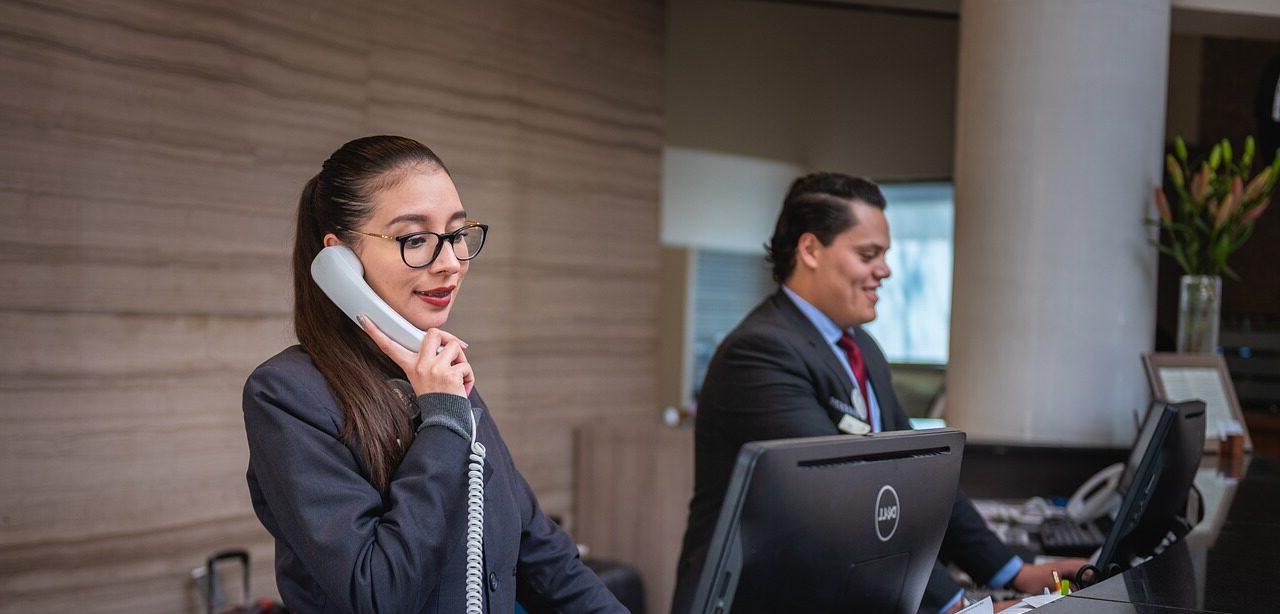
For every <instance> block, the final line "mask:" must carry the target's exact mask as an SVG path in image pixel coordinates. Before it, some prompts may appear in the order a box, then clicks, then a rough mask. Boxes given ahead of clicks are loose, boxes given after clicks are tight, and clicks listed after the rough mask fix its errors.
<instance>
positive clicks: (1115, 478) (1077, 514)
mask: <svg viewBox="0 0 1280 614" xmlns="http://www.w3.org/2000/svg"><path fill="white" fill-rule="evenodd" d="M1124 466H1125V465H1124V463H1116V464H1114V465H1111V466H1110V467H1107V468H1106V469H1103V470H1102V471H1099V472H1098V473H1096V474H1094V476H1093V477H1091V478H1089V479H1088V481H1086V482H1085V483H1084V484H1081V485H1080V488H1077V489H1076V493H1075V494H1074V495H1071V500H1070V501H1068V502H1067V516H1069V517H1070V518H1071V519H1072V520H1074V521H1076V522H1079V523H1085V522H1090V521H1093V520H1097V519H1098V518H1101V517H1103V516H1105V515H1107V514H1108V513H1110V512H1111V510H1112V509H1114V508H1115V507H1116V506H1117V505H1118V504H1119V503H1120V494H1119V493H1117V492H1116V487H1118V486H1119V485H1120V475H1121V474H1123V473H1124Z"/></svg>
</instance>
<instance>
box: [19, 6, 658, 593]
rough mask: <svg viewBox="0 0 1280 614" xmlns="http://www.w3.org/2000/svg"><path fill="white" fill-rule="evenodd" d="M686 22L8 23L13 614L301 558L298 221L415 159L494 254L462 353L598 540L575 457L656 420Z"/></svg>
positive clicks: (325, 10)
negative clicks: (292, 433)
mask: <svg viewBox="0 0 1280 614" xmlns="http://www.w3.org/2000/svg"><path fill="white" fill-rule="evenodd" d="M662 30H663V7H662V4H661V3H659V2H604V3H598V2H590V1H587V0H576V1H572V2H563V1H549V0H548V1H520V0H505V1H493V2H479V3H475V2H462V1H453V2H430V3H421V2H410V1H407V0H405V1H397V2H364V1H360V2H338V1H336V0H335V1H317V2H278V3H265V4H264V3H217V2H209V1H204V0H201V1H194V2H183V3H172V2H129V3H115V2H52V1H48V2H45V1H24V2H8V3H3V4H0V83H3V86H4V92H5V95H4V96H2V97H0V348H2V352H3V354H2V356H0V492H4V493H5V496H4V497H3V498H0V613H4V612H23V611H31V610H34V609H37V608H39V609H45V610H50V609H52V610H71V611H79V612H116V611H120V612H124V611H155V612H161V611H169V612H172V611H192V610H193V609H194V608H196V607H197V601H196V599H195V595H194V592H193V587H192V585H191V582H190V580H189V572H190V570H191V569H192V568H193V567H197V566H199V565H200V564H201V563H202V561H203V557H204V556H205V555H206V554H208V553H210V552H212V551H214V550H216V549H219V548H223V547H228V546H243V547H248V548H250V549H251V551H252V553H253V557H254V558H253V564H254V568H255V573H254V578H253V580H254V586H255V588H254V592H255V593H257V594H259V595H270V594H275V585H274V573H273V570H272V544H271V541H270V538H269V536H268V535H267V534H266V532H265V531H264V530H263V529H262V528H261V526H260V525H259V523H258V522H257V519H256V518H254V517H253V514H252V510H251V508H250V506H249V501H248V493H247V490H246V487H245V483H244V470H245V465H246V460H247V448H246V445H245V438H244V432H243V423H242V420H241V415H240V391H241V386H242V384H243V381H244V377H245V376H246V375H247V374H248V372H249V371H250V370H251V369H252V368H253V367H254V366H256V365H257V364H258V363H259V362H261V361H262V360H265V359H266V358H268V357H270V356H271V355H272V354H274V353H275V352H277V351H279V350H280V349H282V348H283V347H285V346H286V345H288V344H290V343H292V342H293V341H292V328H291V323H290V307H291V285H290V280H289V274H290V273H289V269H288V257H289V251H290V249H291V246H292V240H293V237H292V233H293V224H294V216H295V214H296V207H297V199H298V193H299V192H300V191H301V188H302V185H303V183H304V182H305V181H306V180H307V178H309V177H310V176H311V175H313V174H314V173H315V172H317V171H318V170H319V165H320V162H321V161H322V160H323V159H324V157H325V156H326V155H327V154H328V153H329V152H330V151H332V150H333V149H334V148H336V147H337V146H338V145H340V144H341V143H343V142H345V141H346V140H349V139H351V138H355V137H358V136H362V135H365V134H375V133H398V134H404V135H407V136H412V137H415V138H418V139H420V140H422V141H423V142H425V143H427V144H428V145H430V146H431V147H432V148H434V149H435V150H436V151H437V152H438V153H439V154H440V155H441V156H442V157H443V158H444V159H445V161H446V163H447V164H448V166H449V168H450V170H451V172H452V173H453V175H454V178H455V181H456V183H457V184H458V187H459V190H460V192H461V194H462V197H463V203H464V205H465V206H466V207H467V209H468V211H469V212H470V213H471V214H472V215H473V216H474V217H477V218H480V219H483V220H485V221H487V222H488V223H490V224H491V225H492V227H493V238H492V241H491V243H490V244H489V245H488V246H487V247H486V251H485V254H484V256H483V257H482V258H481V259H480V260H477V261H476V263H475V264H474V266H473V267H472V269H471V276H470V277H469V279H468V281H467V283H466V284H465V290H464V292H463V293H462V296H461V300H460V302H459V303H458V307H457V308H456V309H455V318H454V320H453V321H452V322H451V323H450V327H451V328H452V329H453V331H454V332H456V333H457V334H459V335H460V336H462V337H463V338H465V339H467V340H468V341H469V342H470V343H471V344H472V349H471V351H469V352H468V353H469V355H470V357H471V360H472V362H473V363H474V364H475V366H476V371H477V376H478V377H477V379H478V382H479V385H480V388H481V390H482V391H483V393H484V395H485V398H486V401H488V403H489V405H490V406H491V407H492V408H493V411H494V414H495V416H496V417H497V419H498V421H499V424H500V426H501V427H502V429H503V432H504V434H505V436H506V438H507V440H508V444H509V446H510V447H511V449H512V452H513V454H514V455H515V457H516V459H517V462H518V463H519V465H520V467H521V469H522V471H523V472H524V473H525V475H526V477H527V478H528V479H529V481H530V483H531V484H532V485H533V487H534V489H535V491H536V492H538V494H539V497H540V499H541V501H542V503H543V506H544V508H546V509H547V511H549V512H551V513H555V514H559V515H562V516H565V517H567V518H568V519H569V520H570V522H571V523H572V511H573V503H572V491H573V488H572V484H573V472H572V469H571V465H572V435H571V434H572V432H573V429H574V428H575V427H577V426H580V425H585V424H589V423H599V422H602V421H605V422H608V421H612V420H615V419H618V420H632V419H637V418H639V419H648V420H652V418H653V417H654V416H655V415H656V411H657V402H656V391H655V382H656V366H657V365H656V360H657V359H656V350H657V345H658V341H657V336H658V321H657V305H658V296H657V295H658V285H657V277H658V265H659V263H658V215H659V212H658V209H659V189H660V178H659V172H660V157H661V147H662V141H663V136H662V125H663V110H662V41H663V31H662Z"/></svg>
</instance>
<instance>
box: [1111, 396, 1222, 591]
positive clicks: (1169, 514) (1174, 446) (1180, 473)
mask: <svg viewBox="0 0 1280 614" xmlns="http://www.w3.org/2000/svg"><path fill="white" fill-rule="evenodd" d="M1204 407H1205V406H1204V402H1203V401H1184V402H1182V403H1168V402H1165V401H1156V402H1155V403H1153V404H1152V407H1151V410H1150V412H1148V414H1147V419H1146V421H1145V422H1144V423H1143V425H1142V431H1141V432H1140V433H1139V434H1138V440H1137V441H1136V442H1135V443H1134V446H1133V451H1132V452H1131V453H1130V456H1129V462H1128V463H1127V464H1126V465H1125V472H1124V474H1123V475H1122V476H1121V478H1120V484H1119V486H1118V487H1117V490H1118V492H1119V493H1120V495H1121V501H1120V509H1119V511H1118V512H1117V514H1116V518H1115V523H1114V524H1113V525H1112V526H1111V531H1110V532H1109V533H1108V534H1107V541H1106V542H1105V543H1104V544H1103V546H1102V550H1100V551H1099V553H1098V560H1097V562H1096V563H1095V566H1096V567H1097V568H1098V569H1100V570H1102V572H1103V573H1104V574H1105V575H1107V576H1110V575H1113V574H1114V573H1116V572H1118V571H1123V570H1125V569H1128V568H1129V562H1130V561H1131V560H1132V559H1133V558H1134V557H1135V556H1149V555H1151V554H1152V553H1153V552H1154V551H1155V549H1156V548H1157V547H1158V546H1159V545H1160V543H1161V542H1162V541H1163V540H1164V539H1165V537H1166V536H1167V535H1169V534H1170V533H1173V536H1174V537H1175V538H1181V537H1182V536H1183V535H1186V533H1187V531H1189V530H1190V526H1188V524H1187V521H1186V519H1185V518H1184V514H1185V512H1186V509H1187V493H1188V492H1190V490H1191V484H1192V482H1193V481H1194V479H1195V475H1196V468H1197V467H1199V466H1200V456H1201V451H1202V450H1203V449H1204V422H1205V413H1204Z"/></svg>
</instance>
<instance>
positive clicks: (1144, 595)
mask: <svg viewBox="0 0 1280 614" xmlns="http://www.w3.org/2000/svg"><path fill="white" fill-rule="evenodd" d="M1033 454H1034V455H1044V458H1040V459H1035V460H1036V462H1032V463H1023V462H1013V463H1011V462H1009V461H1025V460H1032V459H1030V458H1026V457H1027V456H1029V455H1033ZM1108 456H1109V455H1108V454H1107V453H1102V452H1097V451H1071V450H1066V451H1059V452H1052V451H1047V450H1044V449H1041V451H1039V452H1030V451H1027V450H1025V449H1022V450H1020V449H1014V450H1012V451H1010V450H1008V449H1003V448H989V447H988V448H984V447H983V446H974V447H973V448H971V449H970V450H967V451H966V455H965V465H966V467H965V474H966V477H965V479H964V481H965V483H966V488H969V489H978V490H979V491H980V492H981V491H982V490H983V489H984V488H985V487H988V484H989V483H990V480H991V478H992V475H991V473H992V472H997V471H1001V470H1008V468H1009V467H1018V466H1023V467H1026V466H1031V467H1035V468H1036V475H1039V476H1045V475H1063V474H1065V473H1069V474H1071V475H1072V476H1073V477H1078V476H1079V473H1078V472H1067V471H1062V470H1057V469H1053V468H1054V467H1055V465H1061V466H1064V467H1065V466H1068V465H1070V464H1072V463H1074V462H1079V461H1081V460H1084V461H1086V464H1089V465H1090V466H1093V465H1099V466H1100V465H1104V464H1105V463H1106V462H1107V461H1109V460H1111V459H1110V458H1109V457H1108ZM971 461H972V462H971ZM1047 467H1048V468H1050V469H1048V470H1046V468H1047ZM1000 468H1004V469H1000ZM1084 475H1085V477H1087V475H1088V474H1087V473H1085V474H1084ZM1004 477H1006V478H1013V477H1015V476H1004ZM1024 477H1025V476H1024ZM1028 482H1030V483H1032V484H1034V483H1037V482H1038V480H1037V479H1035V478H1034V477H1033V478H1030V479H1023V480H1018V481H1016V482H1009V481H1003V482H1002V484H1003V485H1004V486H1005V487H1007V485H1008V484H1010V483H1020V484H1021V485H1022V486H1021V488H1026V484H1027V483H1028ZM1064 484H1065V483H1064ZM1195 484H1196V487H1197V488H1198V489H1199V490H1200V492H1201V493H1202V494H1203V500H1204V504H1203V512H1204V516H1203V519H1202V520H1201V521H1200V522H1199V523H1198V524H1197V525H1196V526H1195V528H1194V529H1193V530H1192V531H1191V533H1189V534H1188V535H1187V536H1186V537H1185V538H1184V539H1182V540H1181V541H1179V542H1178V543H1176V544H1174V545H1173V546H1171V547H1169V548H1168V549H1166V550H1165V551H1164V552H1162V553H1161V554H1159V555H1157V556H1155V557H1154V558H1152V559H1150V560H1148V561H1146V562H1145V563H1143V564H1141V565H1139V566H1137V567H1135V568H1133V569H1130V570H1129V571H1127V572H1125V573H1123V574H1120V575H1118V576H1115V577H1112V578H1110V579H1107V580H1105V581H1103V582H1100V583H1098V584H1096V585H1094V586H1090V587H1088V588H1085V589H1082V590H1078V591H1076V592H1074V593H1072V594H1071V595H1069V596H1068V597H1066V598H1064V599H1060V600H1058V601H1055V602H1053V603H1051V604H1048V605H1046V606H1044V607H1042V608H1039V609H1037V610H1036V612H1046V613H1047V614H1063V613H1076V612H1091V613H1098V614H1121V613H1142V614H1166V613H1168V614H1174V613H1184V614H1185V613H1188V612H1245V613H1248V612H1280V461H1277V460H1276V459H1271V458H1263V457H1254V458H1247V457H1246V459H1245V462H1244V475H1243V476H1241V477H1239V478H1230V477H1227V476H1226V475H1224V474H1223V472H1222V471H1220V469H1219V463H1218V458H1217V457H1215V456H1206V457H1205V459H1204V461H1203V462H1202V463H1201V466H1200V470H1199V471H1198V472H1197V474H1196V479H1195ZM1060 492H1061V488H1057V489H1055V490H1054V491H1053V494H1060ZM1002 494H1006V496H1007V491H1006V492H1005V493H1002ZM1062 494H1070V490H1067V491H1066V492H1065V493H1062Z"/></svg>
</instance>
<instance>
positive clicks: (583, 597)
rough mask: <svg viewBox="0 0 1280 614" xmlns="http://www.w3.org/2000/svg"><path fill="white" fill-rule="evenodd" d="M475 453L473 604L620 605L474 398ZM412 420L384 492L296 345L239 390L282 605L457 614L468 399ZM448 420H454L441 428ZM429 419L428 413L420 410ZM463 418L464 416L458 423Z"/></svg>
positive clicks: (424, 400)
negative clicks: (478, 475) (477, 518)
mask: <svg viewBox="0 0 1280 614" xmlns="http://www.w3.org/2000/svg"><path fill="white" fill-rule="evenodd" d="M469 400H470V405H471V406H472V407H474V408H478V410H479V411H477V412H476V413H477V414H478V415H479V418H478V420H479V427H478V429H479V434H478V439H479V440H480V442H481V443H483V444H484V445H485V447H486V448H487V458H486V461H485V525H484V581H483V584H484V591H485V596H486V601H487V603H486V607H485V611H486V612H495V613H502V614H507V613H509V612H513V611H514V610H515V602H516V600H517V599H518V600H519V601H520V603H521V605H523V606H524V607H525V608H527V609H529V610H530V611H533V612H539V611H552V612H561V611H563V612H588V611H590V612H625V611H626V609H625V608H623V607H622V606H621V605H620V604H619V603H618V601H617V600H616V599H615V598H614V597H613V595H612V594H611V593H609V591H608V589H606V588H605V587H604V585H603V584H601V582H600V580H599V578H597V577H596V575H595V574H594V573H593V572H592V571H591V570H590V569H588V568H587V567H586V566H585V565H583V564H582V562H581V561H580V560H579V559H578V551H577V548H576V546H575V545H574V543H573V541H572V540H571V539H570V538H569V536H568V535H566V534H565V533H564V532H563V531H561V530H560V528H559V527H557V526H556V524H555V523H554V522H552V521H551V520H549V519H548V518H547V517H546V516H545V515H544V514H543V513H542V510H541V509H540V508H539V507H538V501H537V499H536V498H534V496H533V492H532V491H531V490H530V489H529V485H528V484H527V483H526V482H525V480H524V478H523V477H522V476H521V475H520V472H519V471H517V470H516V468H515V466H514V465H513V464H512V461H511V455H510V453H509V452H508V450H507V447H506V445H505V444H504V443H503V442H502V437H501V436H500V435H499V434H498V427H497V425H496V424H494V422H493V420H492V419H491V418H490V416H489V412H488V411H486V409H485V405H484V402H483V401H482V400H481V399H480V395H479V394H478V393H476V392H474V391H473V392H472V393H471V397H470V399H469ZM417 401H418V404H419V407H420V409H421V411H422V414H423V416H424V417H425V418H426V419H425V420H424V423H423V426H422V427H421V428H420V429H419V430H418V433H417V436H416V437H415V438H414V440H413V442H412V443H411V444H410V445H409V448H408V450H407V451H406V453H405V456H404V460H403V461H402V462H401V463H400V466H399V467H398V468H397V469H396V471H395V473H394V474H393V475H392V477H391V486H390V488H389V489H388V492H387V494H386V495H385V496H383V495H382V494H380V493H379V492H378V489H377V488H375V487H374V486H373V485H372V484H371V483H370V482H369V473H368V471H367V468H366V467H365V464H364V462H363V461H362V460H361V458H362V455H361V453H360V450H359V449H358V448H357V447H356V446H354V445H349V444H347V443H344V442H343V440H342V439H341V438H340V437H339V433H340V432H341V431H342V425H343V415H342V411H341V410H340V409H339V408H338V406H337V403H336V402H335V401H334V398H333V396H332V395H331V394H330V393H329V389H328V387H327V386H326V385H325V380H324V378H323V376H321V374H320V372H319V370H317V369H316V367H315V365H314V364H313V363H312V362H311V358H310V357H309V356H308V355H307V353H306V351H304V350H303V349H302V348H301V346H293V347H291V348H288V349H286V350H284V351H283V352H281V353H280V354H277V355H276V356H275V357H273V358H271V359H270V360H268V361H266V362H265V363H263V364H262V365H261V366H259V367H258V368H257V369H256V370H255V371H254V372H253V374H252V375H250V376H249V380H248V381H247V382H246V383H245V387H244V422H245V431H246V432H247V434H248V437H249V471H248V480H249V494H250V497H251V498H252V501H253V509H254V511H255V512H256V513H257V515H258V518H259V519H260V520H262V524H263V525H265V526H266V528H267V531H269V532H270V533H271V535H272V536H274V537H275V542H276V582H277V584H278V587H279V589H280V595H281V596H282V597H283V598H284V602H285V605H286V606H287V607H289V609H291V610H293V611H295V612H449V613H452V612H462V611H464V585H463V583H464V572H465V567H466V560H465V528H466V493H467V484H466V472H467V471H466V470H467V467H466V466H467V460H468V459H467V456H468V447H469V444H470V441H469V437H464V436H463V432H469V430H470V425H469V424H467V426H466V428H465V430H464V429H462V428H458V422H459V419H458V416H465V415H466V414H465V412H466V411H467V409H466V408H467V401H468V399H464V398H462V397H459V396H456V395H445V394H431V395H423V396H422V397H418V399H417ZM449 416H453V418H452V420H453V424H450V420H451V419H450V418H449ZM433 417H434V418H435V419H434V420H433V419H432V418H433ZM462 419H463V420H467V422H469V419H466V418H462Z"/></svg>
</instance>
